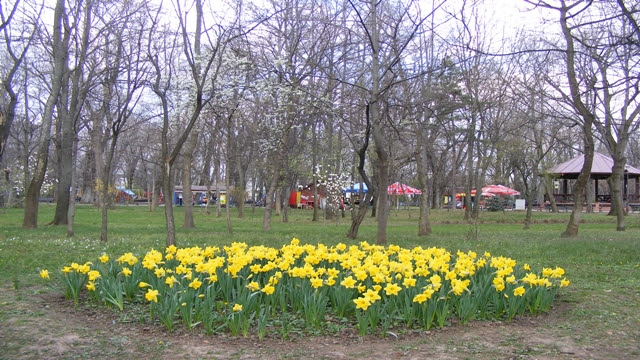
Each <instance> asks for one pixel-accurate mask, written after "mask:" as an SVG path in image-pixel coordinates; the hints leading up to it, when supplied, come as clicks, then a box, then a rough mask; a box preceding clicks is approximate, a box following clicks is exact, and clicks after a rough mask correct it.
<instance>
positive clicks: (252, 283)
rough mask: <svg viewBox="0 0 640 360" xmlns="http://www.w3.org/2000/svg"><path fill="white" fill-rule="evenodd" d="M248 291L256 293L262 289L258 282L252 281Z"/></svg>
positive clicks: (248, 285)
mask: <svg viewBox="0 0 640 360" xmlns="http://www.w3.org/2000/svg"><path fill="white" fill-rule="evenodd" d="M247 289H249V290H251V291H256V290H258V289H260V284H258V283H257V282H256V281H252V282H250V283H249V284H247Z"/></svg>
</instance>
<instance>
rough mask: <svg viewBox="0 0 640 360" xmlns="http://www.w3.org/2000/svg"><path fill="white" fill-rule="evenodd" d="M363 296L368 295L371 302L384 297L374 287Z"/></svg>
mask: <svg viewBox="0 0 640 360" xmlns="http://www.w3.org/2000/svg"><path fill="white" fill-rule="evenodd" d="M363 296H364V297H366V298H367V299H369V301H370V302H371V303H374V302H376V301H377V300H380V299H382V297H380V295H379V294H378V292H377V291H376V290H373V289H369V290H367V292H365V293H364V295H363Z"/></svg>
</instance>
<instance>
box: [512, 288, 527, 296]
mask: <svg viewBox="0 0 640 360" xmlns="http://www.w3.org/2000/svg"><path fill="white" fill-rule="evenodd" d="M524 293H525V290H524V286H518V287H517V288H515V289H513V295H514V296H522V295H524Z"/></svg>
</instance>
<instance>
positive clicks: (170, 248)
mask: <svg viewBox="0 0 640 360" xmlns="http://www.w3.org/2000/svg"><path fill="white" fill-rule="evenodd" d="M176 251H178V248H177V247H176V246H175V245H169V246H168V247H167V248H166V249H164V252H165V253H167V254H175V253H176Z"/></svg>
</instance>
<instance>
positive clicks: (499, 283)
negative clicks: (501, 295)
mask: <svg viewBox="0 0 640 360" xmlns="http://www.w3.org/2000/svg"><path fill="white" fill-rule="evenodd" d="M493 286H495V288H496V291H498V292H500V291H502V290H504V279H503V278H501V277H496V278H493Z"/></svg>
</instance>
